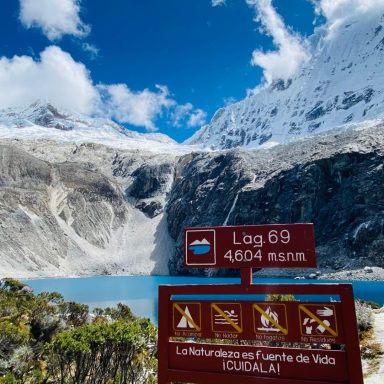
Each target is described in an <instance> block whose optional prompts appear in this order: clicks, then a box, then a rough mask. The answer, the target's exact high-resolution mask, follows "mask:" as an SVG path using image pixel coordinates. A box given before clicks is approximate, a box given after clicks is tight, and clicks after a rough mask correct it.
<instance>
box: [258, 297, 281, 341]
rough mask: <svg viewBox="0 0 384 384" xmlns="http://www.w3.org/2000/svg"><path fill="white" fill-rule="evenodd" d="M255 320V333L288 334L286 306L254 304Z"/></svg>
mask: <svg viewBox="0 0 384 384" xmlns="http://www.w3.org/2000/svg"><path fill="white" fill-rule="evenodd" d="M253 320H254V330H255V333H260V334H277V335H279V334H280V335H287V334H288V320H287V308H286V305H285V304H275V303H268V302H263V303H254V304H253Z"/></svg>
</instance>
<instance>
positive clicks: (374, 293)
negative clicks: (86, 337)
mask: <svg viewBox="0 0 384 384" xmlns="http://www.w3.org/2000/svg"><path fill="white" fill-rule="evenodd" d="M25 282H26V283H27V284H29V285H30V286H31V287H32V288H33V289H34V292H35V293H40V292H43V291H48V292H52V291H57V292H60V293H61V294H62V295H63V296H64V297H65V299H66V300H70V301H77V302H80V303H83V304H87V305H89V306H90V308H91V309H93V308H96V307H108V306H115V305H116V304H117V303H119V302H121V303H124V304H127V305H129V306H130V307H131V309H132V310H133V312H134V313H135V315H137V316H141V317H147V318H150V319H151V320H152V321H154V322H155V323H156V324H157V295H158V287H159V285H162V284H239V283H240V279H239V278H204V277H183V276H178V277H175V276H97V277H86V278H64V279H39V280H26V281H25ZM253 282H254V284H257V283H264V284H265V283H290V284H292V283H294V284H302V283H320V282H324V283H336V282H340V281H325V280H324V281H321V280H315V281H314V280H292V279H269V278H268V279H254V281H253ZM343 282H344V281H343ZM352 284H353V290H354V294H355V297H356V298H359V299H364V300H372V301H375V302H377V303H380V304H381V305H384V281H354V282H352ZM222 298H223V299H227V298H226V297H222ZM299 299H302V298H299ZM304 299H309V300H313V298H311V297H304ZM316 299H317V301H319V300H325V301H328V300H329V299H330V298H329V297H326V298H324V297H323V298H321V297H317V298H316ZM336 299H337V298H336Z"/></svg>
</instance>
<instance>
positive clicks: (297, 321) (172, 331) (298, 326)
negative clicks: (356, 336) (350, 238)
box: [168, 300, 345, 344]
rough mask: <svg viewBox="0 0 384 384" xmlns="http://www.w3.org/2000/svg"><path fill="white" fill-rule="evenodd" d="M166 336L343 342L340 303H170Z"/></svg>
mask: <svg viewBox="0 0 384 384" xmlns="http://www.w3.org/2000/svg"><path fill="white" fill-rule="evenodd" d="M170 304H171V305H170V311H171V313H170V314H169V316H170V318H172V319H173V321H172V323H171V326H170V328H169V331H168V332H169V336H174V337H188V338H190V337H198V338H206V339H229V340H257V341H260V342H271V341H275V342H276V341H278V342H298V343H329V344H343V343H344V342H345V335H344V334H343V327H342V315H341V312H342V311H341V304H340V303H339V302H331V303H330V302H327V303H321V302H316V303H305V302H293V301H284V302H274V301H271V302H269V301H261V302H259V301H210V300H202V301H199V302H197V301H188V300H187V301H177V300H171V302H170Z"/></svg>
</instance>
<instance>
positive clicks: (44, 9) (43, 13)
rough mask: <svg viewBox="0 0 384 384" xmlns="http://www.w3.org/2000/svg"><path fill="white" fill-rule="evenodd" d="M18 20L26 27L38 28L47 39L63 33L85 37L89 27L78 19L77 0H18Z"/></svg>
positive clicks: (61, 35) (78, 4) (78, 5)
mask: <svg viewBox="0 0 384 384" xmlns="http://www.w3.org/2000/svg"><path fill="white" fill-rule="evenodd" d="M19 17H20V21H21V23H22V24H23V25H24V27H26V28H33V27H37V28H40V29H41V30H42V31H43V33H44V34H45V35H46V36H47V37H48V39H49V40H51V41H53V40H57V39H60V38H62V37H63V36H64V35H72V36H76V37H85V36H86V35H88V33H89V32H90V27H89V26H88V25H86V24H84V23H83V21H82V20H81V19H80V1H79V0H20V16H19Z"/></svg>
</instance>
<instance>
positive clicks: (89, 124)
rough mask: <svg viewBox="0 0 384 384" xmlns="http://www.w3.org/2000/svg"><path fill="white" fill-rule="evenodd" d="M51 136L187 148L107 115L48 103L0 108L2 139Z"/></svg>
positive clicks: (62, 139) (156, 149)
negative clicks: (132, 128)
mask: <svg viewBox="0 0 384 384" xmlns="http://www.w3.org/2000/svg"><path fill="white" fill-rule="evenodd" d="M2 138H3V139H8V138H19V139H23V140H33V139H48V140H55V141H57V142H61V143H99V144H105V145H109V146H111V147H115V148H122V149H142V150H150V151H152V152H157V153H170V152H174V153H185V151H186V149H185V148H184V147H183V146H180V145H179V144H177V143H176V142H175V141H174V140H172V139H171V138H170V137H168V136H166V135H163V134H160V133H146V134H142V133H138V132H134V131H130V130H128V129H126V128H123V127H121V126H119V125H118V124H116V123H114V122H113V121H111V120H108V119H99V118H91V117H88V116H83V115H79V114H74V113H72V112H71V113H69V112H67V111H61V110H59V109H58V108H57V107H55V106H53V105H52V104H49V103H42V102H35V103H33V104H31V105H29V106H27V107H19V108H8V109H5V110H0V139H2Z"/></svg>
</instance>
